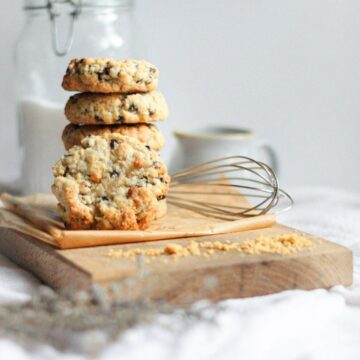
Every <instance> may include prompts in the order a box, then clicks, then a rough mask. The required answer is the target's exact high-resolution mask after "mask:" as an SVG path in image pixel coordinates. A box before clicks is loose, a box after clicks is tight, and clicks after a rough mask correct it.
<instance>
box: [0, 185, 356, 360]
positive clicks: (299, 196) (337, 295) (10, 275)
mask: <svg viewBox="0 0 360 360" xmlns="http://www.w3.org/2000/svg"><path fill="white" fill-rule="evenodd" d="M292 194H293V196H294V198H295V201H296V206H295V207H294V209H293V210H291V211H290V212H289V213H287V214H285V215H282V216H281V217H280V219H279V220H280V221H281V222H282V223H285V224H288V225H291V226H294V227H297V228H299V229H302V230H304V231H307V232H311V233H313V234H315V235H319V236H321V237H324V238H326V239H328V240H332V241H334V242H338V243H341V244H344V245H346V246H348V247H350V248H351V249H352V250H353V252H354V285H353V286H352V287H351V288H344V287H343V286H337V287H335V288H333V289H331V290H323V289H319V290H314V291H286V292H283V293H280V294H275V295H269V296H264V297H256V298H249V299H241V300H228V301H224V302H223V303H222V305H223V306H224V307H225V310H224V311H221V312H219V313H218V315H217V316H216V321H215V322H213V323H209V322H207V321H198V322H194V323H191V324H188V325H187V326H183V327H180V328H181V330H178V331H174V330H169V329H168V328H166V327H163V326H159V325H146V326H141V327H137V328H133V329H131V330H129V331H128V332H127V333H125V334H124V335H123V336H122V337H121V338H120V339H119V340H118V341H117V342H115V343H113V344H112V345H109V346H107V348H106V349H105V350H104V351H103V352H102V353H101V358H102V359H127V360H130V359H153V358H154V359H157V360H161V359H172V360H177V359H197V360H202V359H214V360H215V359H216V360H219V359H240V358H241V359H261V360H263V359H277V360H281V359H284V360H292V359H297V360H298V359H299V360H300V359H301V360H302V359H303V360H305V359H306V360H308V359H327V360H328V359H360V246H359V244H360V193H352V192H347V191H344V190H335V189H331V188H329V189H324V188H322V189H314V188H313V189H296V190H294V191H292ZM37 286H38V282H37V280H36V279H35V278H34V277H32V276H31V275H30V274H29V273H27V272H26V271H23V270H21V269H20V268H18V267H17V266H16V265H14V264H12V263H11V262H9V261H8V260H6V259H5V258H3V257H0V301H1V302H9V301H25V300H27V299H29V297H30V294H31V293H32V292H33V291H34V290H35V289H36V287H37ZM164 321H171V322H172V323H173V324H174V323H175V324H176V322H179V323H180V322H181V320H179V319H178V318H177V317H176V316H175V315H173V316H172V317H167V318H165V317H164ZM35 358H41V359H42V358H45V359H47V358H51V359H57V358H59V359H60V358H61V359H83V358H84V356H83V355H81V354H71V353H66V354H63V353H59V352H57V351H55V350H54V349H52V348H50V347H48V346H46V347H45V346H42V347H39V348H37V349H36V350H34V351H33V352H32V353H29V352H26V351H25V350H24V349H22V348H21V347H20V346H19V345H17V344H16V343H15V342H12V341H9V340H0V359H12V360H16V359H35Z"/></svg>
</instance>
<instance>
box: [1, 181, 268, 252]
mask: <svg viewBox="0 0 360 360" xmlns="http://www.w3.org/2000/svg"><path fill="white" fill-rule="evenodd" d="M183 190H186V191H183ZM188 191H189V188H188V187H186V186H182V187H178V188H176V191H175V190H173V192H172V199H173V200H172V202H173V203H176V204H177V205H174V204H173V203H172V202H171V201H168V212H167V214H166V215H165V216H164V217H162V218H160V219H158V220H157V221H155V222H154V223H153V224H152V225H151V227H150V228H149V229H147V230H145V231H137V230H136V231H120V230H77V231H70V230H66V229H65V228H64V225H63V224H62V222H61V219H60V218H59V217H58V214H57V211H56V203H57V201H56V199H55V197H54V196H53V195H50V194H37V195H32V196H28V197H12V196H10V197H8V198H7V197H6V196H5V195H2V200H3V203H4V206H5V208H1V209H0V227H5V228H11V229H15V230H17V231H19V232H22V233H25V234H28V235H31V236H32V237H34V238H36V239H38V240H41V241H44V242H47V243H49V244H51V245H53V246H56V247H58V248H61V249H69V248H80V247H87V246H98V245H108V244H118V243H130V242H143V241H150V240H164V239H175V238H186V237H194V236H204V235H213V234H224V233H231V232H238V231H245V230H254V229H260V228H265V227H269V226H272V225H273V224H274V223H275V215H273V214H268V215H261V216H254V217H247V218H237V219H236V220H225V219H219V218H217V217H212V216H206V215H203V214H200V213H199V212H197V211H192V210H189V209H185V208H183V207H180V206H179V205H181V204H180V203H182V202H181V201H180V200H181V199H184V198H185V195H183V194H182V192H188ZM190 191H192V192H193V194H192V195H191V199H192V200H194V199H195V200H196V201H207V202H212V203H214V202H216V203H219V202H222V203H225V204H228V205H230V206H232V205H237V206H238V205H241V204H242V205H244V206H248V205H249V203H248V202H247V200H246V199H245V198H244V197H242V196H241V195H240V194H239V193H238V192H237V191H236V190H233V189H232V188H226V192H227V194H223V191H224V190H223V189H222V194H221V195H220V194H219V193H218V190H217V189H216V188H215V187H214V188H212V187H211V185H208V186H207V187H206V188H204V187H203V186H202V187H201V188H197V187H191V190H190ZM186 196H188V195H186ZM170 198H171V197H170Z"/></svg>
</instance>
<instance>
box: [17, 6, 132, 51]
mask: <svg viewBox="0 0 360 360" xmlns="http://www.w3.org/2000/svg"><path fill="white" fill-rule="evenodd" d="M133 3H134V0H25V4H24V10H26V11H34V10H35V11H39V10H45V11H47V12H48V15H49V18H50V21H51V37H52V47H53V50H54V52H55V54H56V55H57V56H64V55H66V54H67V53H68V52H69V51H70V48H71V46H72V43H73V39H74V23H75V21H76V19H77V17H78V16H79V15H80V14H81V11H82V9H94V11H96V9H104V8H117V9H118V8H125V9H126V8H129V7H131V6H132V5H133ZM61 15H67V16H70V17H71V19H70V23H69V31H68V34H69V35H68V36H67V40H66V43H65V45H64V47H63V48H60V46H59V44H58V26H57V18H58V17H59V16H61Z"/></svg>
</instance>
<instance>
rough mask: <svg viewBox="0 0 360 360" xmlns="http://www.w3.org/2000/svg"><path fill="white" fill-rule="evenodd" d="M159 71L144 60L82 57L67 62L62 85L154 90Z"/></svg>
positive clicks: (95, 89)
mask: <svg viewBox="0 0 360 360" xmlns="http://www.w3.org/2000/svg"><path fill="white" fill-rule="evenodd" d="M158 77H159V70H158V69H157V68H156V67H155V66H154V65H152V64H151V63H149V62H147V61H145V60H135V59H126V60H122V61H117V60H113V59H109V58H82V59H73V60H71V61H70V63H69V65H68V68H67V70H66V74H65V75H64V78H63V82H62V86H63V88H64V89H65V90H69V91H81V92H84V91H89V92H98V93H113V92H117V93H135V92H148V91H152V90H155V89H156V87H157V83H158Z"/></svg>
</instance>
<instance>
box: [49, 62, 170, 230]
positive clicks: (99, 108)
mask: <svg viewBox="0 0 360 360" xmlns="http://www.w3.org/2000/svg"><path fill="white" fill-rule="evenodd" d="M158 76H159V71H158V70H157V68H156V67H155V66H154V65H152V64H150V63H148V62H146V61H143V60H124V61H115V60H112V59H103V58H100V59H74V60H72V61H71V62H70V64H69V66H68V68H67V71H66V74H65V76H64V79H63V83H62V86H63V88H64V89H65V90H69V91H79V92H81V93H79V94H76V95H73V96H71V97H70V99H69V100H68V102H67V104H66V106H65V115H66V117H67V119H68V120H69V121H70V122H71V124H69V125H68V126H66V128H65V129H64V132H63V135H62V139H63V142H64V145H65V148H66V150H67V153H66V154H65V155H64V156H63V157H62V158H61V159H60V160H59V161H58V162H57V163H56V164H55V166H54V168H53V173H54V176H55V182H54V184H53V187H52V190H53V193H54V194H55V196H56V197H57V199H58V201H59V209H60V211H61V214H62V216H63V219H64V221H65V224H66V226H67V227H68V228H70V229H122V230H135V229H145V228H147V227H148V226H149V225H150V224H151V222H152V221H153V220H154V219H155V218H157V217H159V216H161V215H163V214H164V212H165V211H166V200H165V198H166V194H167V192H168V187H169V182H170V178H169V176H168V174H167V169H166V167H165V165H164V163H163V162H162V160H161V159H160V157H159V155H158V153H157V151H158V150H160V149H161V147H162V146H163V145H164V138H163V136H162V134H161V132H160V131H159V129H158V128H157V127H156V126H155V125H153V124H150V122H153V121H160V120H165V119H166V118H167V116H168V108H167V104H166V101H165V99H164V97H163V95H162V94H161V93H160V92H158V91H156V90H155V89H156V87H157V83H158Z"/></svg>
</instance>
